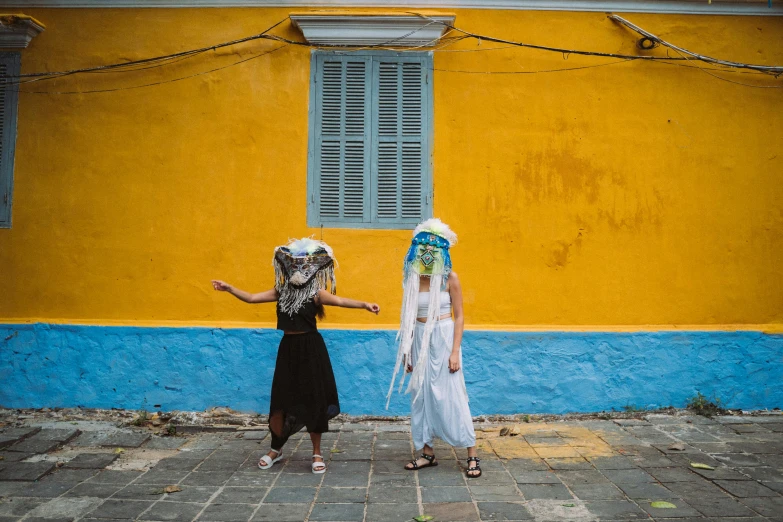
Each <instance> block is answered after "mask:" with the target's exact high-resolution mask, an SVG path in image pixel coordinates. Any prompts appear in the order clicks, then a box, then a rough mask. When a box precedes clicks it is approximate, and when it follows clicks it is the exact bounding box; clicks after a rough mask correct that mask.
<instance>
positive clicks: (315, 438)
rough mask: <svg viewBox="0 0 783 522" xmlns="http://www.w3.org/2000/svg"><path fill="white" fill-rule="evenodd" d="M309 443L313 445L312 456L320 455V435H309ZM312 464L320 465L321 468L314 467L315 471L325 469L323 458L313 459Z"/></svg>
mask: <svg viewBox="0 0 783 522" xmlns="http://www.w3.org/2000/svg"><path fill="white" fill-rule="evenodd" d="M310 442H312V443H313V455H321V434H320V433H311V434H310ZM313 462H315V463H319V462H320V463H321V466H316V468H315V470H316V471H319V470H321V469H325V468H326V464H324V459H323V457H313Z"/></svg>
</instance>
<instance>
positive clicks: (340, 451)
mask: <svg viewBox="0 0 783 522" xmlns="http://www.w3.org/2000/svg"><path fill="white" fill-rule="evenodd" d="M342 452H343V450H341V449H337V448H335V449H333V450H332V453H342Z"/></svg>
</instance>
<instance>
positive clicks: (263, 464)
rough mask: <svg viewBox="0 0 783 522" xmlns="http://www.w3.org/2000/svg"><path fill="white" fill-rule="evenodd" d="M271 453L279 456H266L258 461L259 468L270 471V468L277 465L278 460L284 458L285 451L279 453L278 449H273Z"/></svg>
mask: <svg viewBox="0 0 783 522" xmlns="http://www.w3.org/2000/svg"><path fill="white" fill-rule="evenodd" d="M270 451H274V452H275V454H277V457H275V458H272V457H270V456H269V455H264V456H263V457H261V459H260V460H259V461H258V467H259V468H261V469H269V468H271V467H272V466H274V465H275V462H277V461H278V460H280V459H282V458H283V450H280V451H278V450H276V449H272V450H270Z"/></svg>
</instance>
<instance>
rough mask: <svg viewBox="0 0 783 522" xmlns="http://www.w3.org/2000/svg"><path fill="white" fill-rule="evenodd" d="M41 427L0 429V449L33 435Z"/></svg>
mask: <svg viewBox="0 0 783 522" xmlns="http://www.w3.org/2000/svg"><path fill="white" fill-rule="evenodd" d="M39 431H41V428H5V429H4V430H0V449H2V448H5V447H8V446H10V445H12V444H14V443H16V442H19V441H21V440H23V439H25V438H27V437H30V436H32V435H35V434H36V433H38V432H39Z"/></svg>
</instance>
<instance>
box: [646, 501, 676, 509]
mask: <svg viewBox="0 0 783 522" xmlns="http://www.w3.org/2000/svg"><path fill="white" fill-rule="evenodd" d="M650 507H654V508H657V509H677V506H675V505H674V504H672V503H671V502H664V501H663V500H656V501H655V502H650Z"/></svg>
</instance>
